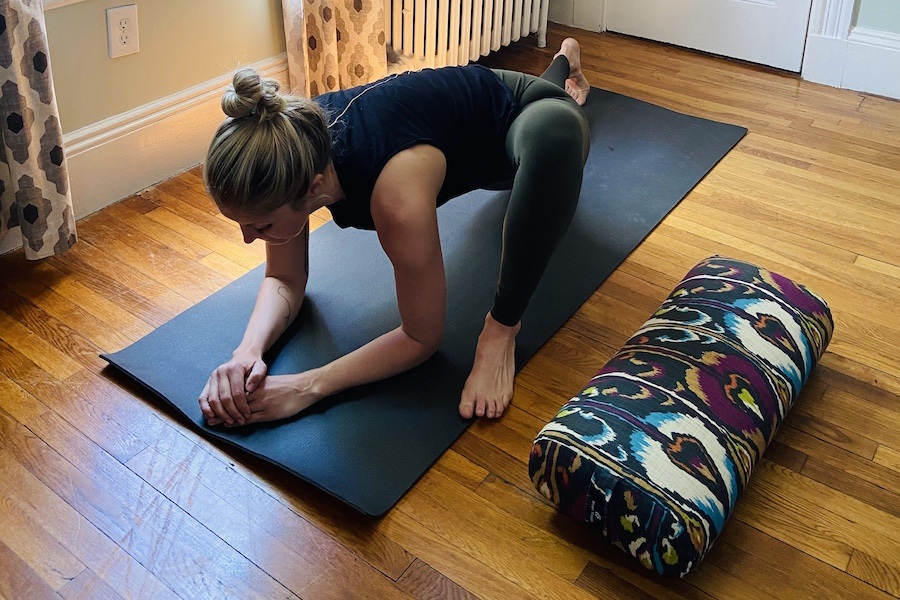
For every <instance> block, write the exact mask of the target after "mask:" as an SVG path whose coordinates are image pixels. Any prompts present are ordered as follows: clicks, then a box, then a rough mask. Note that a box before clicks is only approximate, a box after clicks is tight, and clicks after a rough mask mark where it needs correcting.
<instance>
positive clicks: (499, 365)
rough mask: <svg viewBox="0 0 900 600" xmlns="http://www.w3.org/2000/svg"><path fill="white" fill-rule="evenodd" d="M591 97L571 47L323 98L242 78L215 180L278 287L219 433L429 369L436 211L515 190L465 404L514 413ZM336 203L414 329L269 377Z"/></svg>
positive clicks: (233, 381)
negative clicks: (387, 266) (533, 316)
mask: <svg viewBox="0 0 900 600" xmlns="http://www.w3.org/2000/svg"><path fill="white" fill-rule="evenodd" d="M589 89H590V87H589V85H588V82H587V80H586V79H585V77H584V75H583V74H582V72H581V63H580V49H579V46H578V42H576V41H575V40H574V39H572V38H568V39H566V40H565V41H564V42H563V43H562V46H561V48H560V50H559V53H557V54H556V56H554V57H553V61H552V63H551V64H550V67H549V68H548V69H547V71H545V72H544V74H543V75H541V77H540V78H538V77H534V76H531V75H525V74H522V73H514V72H510V71H500V70H497V71H494V70H491V69H488V68H485V67H482V66H478V65H470V66H466V67H447V68H443V69H430V70H425V71H419V72H409V73H403V74H399V75H392V76H390V77H386V78H384V79H381V80H379V81H377V82H375V83H372V84H368V85H365V86H360V87H357V88H353V89H349V90H344V91H338V92H331V93H327V94H323V95H321V96H318V97H317V98H315V99H314V100H309V99H306V98H300V97H293V96H282V95H279V94H278V93H277V91H278V85H277V83H275V82H273V81H266V80H262V81H261V80H260V78H259V75H258V74H257V73H256V72H255V71H253V70H252V69H242V70H240V71H238V72H237V73H236V74H235V76H234V86H233V88H230V89H229V91H228V92H226V94H225V96H224V97H223V99H222V108H223V110H224V111H225V113H226V114H227V115H228V116H229V118H228V119H226V120H225V122H224V123H223V124H222V125H221V126H220V127H219V129H218V131H217V132H216V135H215V137H214V139H213V141H212V144H211V145H210V148H209V153H208V155H207V160H206V165H205V170H204V176H205V179H206V185H207V189H208V190H209V193H210V195H211V196H212V198H213V199H214V200H215V202H216V204H217V205H218V207H219V209H220V210H221V211H222V214H223V215H225V216H226V217H228V218H229V219H232V220H233V221H235V222H237V223H238V224H239V225H240V226H241V231H242V232H243V234H244V241H245V242H247V243H250V242H252V241H254V240H255V239H257V238H259V239H262V240H264V241H265V242H266V277H265V279H264V280H263V283H262V285H261V287H260V290H259V295H258V297H257V300H256V305H255V307H254V309H253V313H252V315H251V317H250V322H249V324H248V325H247V329H246V332H245V333H244V337H243V340H242V341H241V343H240V345H239V346H238V347H237V349H236V350H235V351H234V353H233V356H232V359H231V360H230V361H228V362H226V363H225V364H223V365H221V366H219V367H218V368H216V370H215V371H213V373H212V374H211V375H210V377H209V380H208V381H207V383H206V386H205V387H204V388H203V391H202V392H201V394H200V397H199V401H200V409H201V410H202V411H203V415H204V417H205V418H206V419H207V423H208V424H209V425H219V424H224V425H226V426H239V425H245V424H248V423H256V422H262V421H272V420H276V419H283V418H286V417H290V416H292V415H295V414H297V413H298V412H300V411H302V410H304V409H305V408H307V407H309V406H310V405H312V404H313V403H315V402H317V401H318V400H320V399H322V398H324V397H326V396H329V395H332V394H335V393H337V392H339V391H341V390H344V389H347V388H350V387H353V386H357V385H361V384H364V383H368V382H372V381H376V380H380V379H384V378H386V377H390V376H392V375H396V374H398V373H401V372H403V371H406V370H408V369H411V368H413V367H415V366H417V365H419V364H421V363H422V362H424V361H425V360H427V359H428V358H429V357H430V356H431V355H432V354H433V353H434V352H435V351H436V350H437V348H438V346H439V344H440V340H441V337H442V335H443V329H444V318H445V309H446V280H445V277H444V263H443V258H442V255H441V246H440V239H439V234H438V226H437V214H436V209H437V207H438V206H440V205H441V204H442V203H444V202H446V201H447V200H449V199H450V198H453V197H455V196H458V195H460V194H463V193H465V192H468V191H471V190H473V189H477V188H483V187H497V186H500V185H507V186H508V184H509V182H510V181H511V194H510V199H509V205H508V208H507V211H506V217H505V220H504V224H503V240H502V257H501V264H500V276H499V282H498V284H497V291H496V295H495V298H494V304H493V307H491V308H490V311H489V312H488V313H487V315H486V316H485V320H484V329H483V330H482V332H481V334H480V335H479V337H478V343H477V347H476V351H475V357H474V364H473V367H472V371H471V373H470V375H469V377H468V379H467V381H466V383H465V386H464V388H463V390H462V395H461V399H460V403H459V413H460V415H462V416H463V417H465V418H471V417H473V416H479V417H481V416H486V417H491V418H496V417H499V416H500V415H501V414H503V411H504V409H505V408H506V407H507V405H508V404H509V401H510V399H511V398H512V392H513V377H514V374H515V364H514V349H515V338H516V334H517V333H518V331H519V328H520V327H521V324H520V320H521V318H522V315H523V313H524V312H525V308H526V306H527V305H528V301H529V299H530V298H531V295H532V293H533V292H534V289H535V288H536V287H537V284H538V282H539V280H540V278H541V276H542V275H543V272H544V268H545V267H546V265H547V263H548V261H549V259H550V256H551V255H552V253H553V251H554V249H555V248H556V245H557V243H558V241H559V240H560V238H561V237H562V235H563V234H564V233H565V231H566V229H567V228H568V226H569V222H570V221H571V219H572V215H573V214H574V212H575V207H576V204H577V203H578V196H579V193H580V190H581V180H582V172H583V169H584V164H585V160H586V159H587V154H588V149H589V144H590V138H589V131H588V126H587V122H586V120H585V117H584V114H583V112H582V110H581V107H580V105H582V104H584V102H585V99H586V97H587V93H588V91H589ZM323 206H326V207H328V209H329V210H330V211H331V214H332V216H333V218H334V221H335V222H336V223H337V225H339V226H340V227H359V228H365V229H374V230H375V231H376V232H377V234H378V240H379V242H380V243H381V246H382V248H383V249H384V251H385V253H386V254H387V256H388V258H389V259H390V261H391V264H392V266H393V269H394V279H395V285H396V293H397V303H398V308H399V311H400V317H401V325H400V326H399V327H397V328H396V329H394V330H393V331H390V332H388V333H386V334H384V335H382V336H380V337H378V338H376V339H375V340H372V341H371V342H369V343H367V344H365V345H364V346H362V347H360V348H358V349H357V350H354V351H353V352H351V353H349V354H347V355H345V356H343V357H341V358H339V359H337V360H335V361H333V362H331V363H328V364H326V365H323V366H322V367H319V368H316V369H313V370H310V371H306V372H303V373H297V374H292V375H279V376H275V375H270V376H266V372H267V367H266V364H265V363H264V362H263V353H264V352H265V351H266V350H267V349H268V348H269V347H270V346H271V345H272V344H273V343H274V342H275V340H276V339H277V338H278V337H279V336H280V335H281V333H282V332H283V331H284V330H285V329H286V328H287V326H288V325H289V324H290V323H291V322H292V321H293V320H294V318H295V317H296V316H297V313H298V312H299V310H300V304H301V303H302V301H303V297H304V293H305V289H306V282H307V276H308V270H309V264H308V263H309V261H308V252H309V225H308V218H309V214H310V213H311V212H313V211H315V210H317V209H319V208H321V207H323ZM348 301H352V300H349V299H348ZM485 308H486V309H487V307H485Z"/></svg>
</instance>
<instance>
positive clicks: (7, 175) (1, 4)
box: [0, 0, 75, 259]
mask: <svg viewBox="0 0 900 600" xmlns="http://www.w3.org/2000/svg"><path fill="white" fill-rule="evenodd" d="M0 136H2V139H3V143H2V146H0V245H2V242H4V241H6V240H5V239H4V238H6V236H8V235H15V232H16V231H20V232H21V233H20V235H21V236H22V242H23V246H24V248H25V256H26V258H29V259H38V258H44V257H47V256H51V255H53V254H59V253H60V252H65V251H66V250H68V249H69V248H70V247H71V246H72V244H74V243H75V215H74V213H73V211H72V196H71V193H70V191H69V177H68V173H67V172H66V162H65V155H64V152H63V139H62V128H61V127H60V124H59V112H58V111H57V108H56V96H55V94H54V93H53V81H52V79H51V77H50V61H49V57H48V50H47V35H46V29H45V27H44V7H43V2H42V0H0Z"/></svg>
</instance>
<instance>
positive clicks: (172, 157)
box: [63, 54, 287, 219]
mask: <svg viewBox="0 0 900 600" xmlns="http://www.w3.org/2000/svg"><path fill="white" fill-rule="evenodd" d="M248 66H251V67H253V68H255V69H256V70H257V71H259V72H260V73H261V74H262V75H263V76H264V77H270V78H273V79H277V80H279V81H281V82H282V83H285V84H286V81H287V55H286V54H280V55H278V56H275V57H272V58H269V59H265V60H262V61H259V62H256V63H253V64H251V65H248ZM231 76H232V74H231V73H230V72H229V73H227V74H225V75H223V76H221V77H217V78H215V79H211V80H209V81H206V82H203V83H201V84H199V85H196V86H193V87H191V88H188V89H185V90H182V91H180V92H177V93H175V94H172V95H170V96H167V97H165V98H161V99H160V100H157V101H155V102H151V103H148V104H145V105H143V106H139V107H138V108H135V109H134V110H130V111H127V112H124V113H121V114H119V115H115V116H113V117H110V118H108V119H104V120H102V121H99V122H97V123H93V124H91V125H88V126H86V127H82V128H81V129H77V130H75V131H72V132H70V133H67V134H65V135H64V136H63V141H64V142H65V147H66V158H67V162H68V168H69V183H70V186H71V189H72V203H73V205H74V208H75V218H76V219H80V218H82V217H84V216H87V215H89V214H91V213H94V212H96V211H98V210H100V209H101V208H104V207H105V206H108V205H110V204H112V203H114V202H118V201H119V200H121V199H123V198H127V197H128V196H131V195H132V194H135V193H137V192H139V191H140V190H142V189H144V188H146V187H148V186H151V185H153V184H156V183H159V182H160V181H163V180H165V179H168V178H170V177H172V176H173V175H176V174H177V173H180V172H182V171H184V170H186V169H189V168H191V167H193V166H196V165H198V164H199V163H201V162H202V161H203V159H204V157H205V156H206V149H207V147H208V146H209V141H210V139H212V136H213V133H214V132H215V130H216V128H217V127H218V126H219V124H220V123H221V122H222V119H223V118H224V115H223V114H222V110H221V108H220V100H221V97H222V92H223V91H224V90H225V88H226V87H227V86H228V85H230V84H231Z"/></svg>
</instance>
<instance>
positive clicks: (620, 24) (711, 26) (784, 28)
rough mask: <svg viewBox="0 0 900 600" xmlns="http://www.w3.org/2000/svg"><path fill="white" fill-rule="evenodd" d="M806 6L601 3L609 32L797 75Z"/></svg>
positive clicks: (731, 1)
mask: <svg viewBox="0 0 900 600" xmlns="http://www.w3.org/2000/svg"><path fill="white" fill-rule="evenodd" d="M584 1H592V0H584ZM811 3H812V0H606V18H605V25H606V29H608V30H609V31H616V32H618V33H625V34H628V35H634V36H637V37H642V38H647V39H651V40H657V41H660V42H667V43H670V44H675V45H677V46H684V47H686V48H694V49H696V50H703V51H705V52H712V53H713V54H720V55H723V56H729V57H731V58H739V59H742V60H748V61H750V62H755V63H760V64H763V65H769V66H772V67H777V68H779V69H786V70H788V71H795V72H799V71H800V64H801V62H802V60H803V47H804V45H805V43H806V28H807V25H808V24H809V11H810V5H811Z"/></svg>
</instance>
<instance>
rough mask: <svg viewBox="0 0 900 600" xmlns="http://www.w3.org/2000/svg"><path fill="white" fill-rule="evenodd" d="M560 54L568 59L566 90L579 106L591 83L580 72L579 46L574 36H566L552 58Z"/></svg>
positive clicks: (582, 102)
mask: <svg viewBox="0 0 900 600" xmlns="http://www.w3.org/2000/svg"><path fill="white" fill-rule="evenodd" d="M560 54H562V55H563V56H565V57H566V59H568V61H569V78H568V79H566V92H567V93H568V94H569V95H570V96H572V97H573V98H574V99H575V102H577V103H578V105H579V106H584V103H585V102H586V101H587V96H588V92H590V91H591V84H590V83H588V80H587V78H586V77H585V76H584V73H582V72H581V46H580V45H579V44H578V40H576V39H575V38H566V39H564V40H563V43H562V45H561V46H560V47H559V52H557V53H556V54H555V55H554V56H553V58H556V57H557V56H559V55H560Z"/></svg>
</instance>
